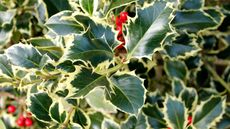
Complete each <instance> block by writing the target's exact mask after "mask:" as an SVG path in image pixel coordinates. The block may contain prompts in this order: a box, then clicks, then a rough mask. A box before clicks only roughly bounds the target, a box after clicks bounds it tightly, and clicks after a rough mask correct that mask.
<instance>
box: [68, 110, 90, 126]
mask: <svg viewBox="0 0 230 129" xmlns="http://www.w3.org/2000/svg"><path fill="white" fill-rule="evenodd" d="M71 122H72V123H74V124H79V125H81V127H82V128H88V127H89V126H90V119H89V117H88V116H87V115H86V114H85V113H84V111H82V110H80V109H79V108H78V109H75V112H74V114H73V117H72V119H71Z"/></svg>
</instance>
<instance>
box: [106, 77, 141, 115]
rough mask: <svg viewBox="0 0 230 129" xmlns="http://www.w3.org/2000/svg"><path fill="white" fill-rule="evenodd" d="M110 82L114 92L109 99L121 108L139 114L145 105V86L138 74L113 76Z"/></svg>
mask: <svg viewBox="0 0 230 129" xmlns="http://www.w3.org/2000/svg"><path fill="white" fill-rule="evenodd" d="M110 82H111V84H112V86H113V90H114V93H113V94H111V96H110V98H109V100H110V101H111V102H112V103H113V104H114V105H115V106H116V107H118V108H119V109H120V110H122V111H125V112H128V113H131V114H135V115H137V114H138V112H139V110H140V108H141V107H142V106H143V105H144V98H145V88H144V87H143V83H142V81H141V80H140V79H139V78H138V77H136V76H133V75H129V74H122V75H113V76H111V77H110ZM121 100H122V101H121Z"/></svg>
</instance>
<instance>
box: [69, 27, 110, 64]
mask: <svg viewBox="0 0 230 129" xmlns="http://www.w3.org/2000/svg"><path fill="white" fill-rule="evenodd" d="M89 34H90V32H89V31H88V32H87V33H85V34H83V35H76V36H75V37H74V41H73V43H72V46H71V47H70V49H69V50H68V52H67V53H66V56H65V58H66V59H71V60H77V59H81V60H84V61H91V64H92V65H93V66H97V65H98V64H99V63H102V62H104V61H106V60H112V58H113V49H112V46H111V43H108V42H107V41H106V39H105V38H104V37H101V38H99V37H98V38H91V37H90V36H89Z"/></svg>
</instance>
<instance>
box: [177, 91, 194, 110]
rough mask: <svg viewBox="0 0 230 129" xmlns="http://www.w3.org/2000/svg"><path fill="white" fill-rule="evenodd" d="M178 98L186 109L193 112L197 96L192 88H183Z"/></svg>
mask: <svg viewBox="0 0 230 129" xmlns="http://www.w3.org/2000/svg"><path fill="white" fill-rule="evenodd" d="M180 98H181V99H182V101H184V103H185V106H186V108H187V109H188V110H189V111H190V110H193V109H194V108H195V107H196V105H197V101H198V94H197V91H196V90H195V89H194V88H185V89H183V90H182V91H181V93H180Z"/></svg>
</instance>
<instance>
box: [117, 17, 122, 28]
mask: <svg viewBox="0 0 230 129" xmlns="http://www.w3.org/2000/svg"><path fill="white" fill-rule="evenodd" d="M116 25H117V26H122V22H121V19H120V17H119V16H118V17H116Z"/></svg>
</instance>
